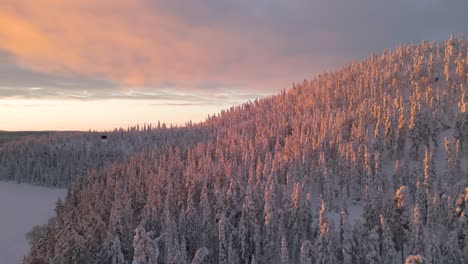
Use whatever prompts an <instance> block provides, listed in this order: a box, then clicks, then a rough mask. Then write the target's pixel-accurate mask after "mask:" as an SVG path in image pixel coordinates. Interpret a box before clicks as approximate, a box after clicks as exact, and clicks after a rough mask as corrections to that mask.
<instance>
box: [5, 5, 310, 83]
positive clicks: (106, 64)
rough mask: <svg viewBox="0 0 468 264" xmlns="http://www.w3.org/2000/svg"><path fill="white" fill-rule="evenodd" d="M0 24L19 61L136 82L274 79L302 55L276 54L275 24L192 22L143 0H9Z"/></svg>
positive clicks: (63, 72) (45, 69) (35, 66)
mask: <svg viewBox="0 0 468 264" xmlns="http://www.w3.org/2000/svg"><path fill="white" fill-rule="evenodd" d="M156 2H157V1H156ZM239 19H242V18H239ZM0 32H1V33H0V50H6V51H8V52H10V53H12V54H13V55H14V57H15V59H16V62H17V63H19V64H20V65H22V66H25V67H28V68H31V69H33V70H35V71H38V72H42V73H48V74H55V75H57V74H58V75H62V76H69V75H70V76H76V75H78V76H86V77H93V78H103V79H109V80H115V81H118V82H121V83H124V84H127V85H133V86H153V87H157V86H159V85H161V84H162V83H165V82H176V83H177V85H178V86H183V87H196V86H200V85H202V84H203V83H205V82H210V83H218V84H220V85H224V86H231V87H232V86H240V87H242V86H246V84H247V83H250V82H256V83H258V82H261V83H262V84H263V85H265V86H266V85H274V84H278V83H277V82H276V81H278V79H281V80H284V79H285V78H284V77H283V78H280V77H279V73H286V74H287V73H288V68H287V67H286V68H285V67H284V65H282V64H284V63H286V64H289V65H290V63H298V62H297V61H292V62H287V61H277V60H276V59H277V58H274V57H272V55H271V54H272V53H275V52H277V51H278V50H279V49H280V48H279V44H280V43H279V40H278V39H277V38H276V36H275V35H274V34H273V33H271V32H265V31H263V32H262V31H253V30H252V31H251V32H248V31H247V32H246V31H245V28H240V27H239V26H237V25H226V24H223V23H213V24H210V25H201V26H200V25H198V26H194V25H190V24H188V23H187V20H185V19H183V18H181V17H179V16H178V15H176V14H171V13H170V12H167V10H165V9H163V8H157V6H156V7H155V6H151V5H150V2H145V1H142V0H140V1H130V0H129V1H123V0H120V1H112V2H111V3H110V2H108V1H90V0H85V1H79V0H71V1H57V0H47V1H41V3H40V4H39V3H37V2H35V1H27V0H11V1H10V0H6V2H5V1H3V3H2V6H1V7H0ZM275 60H276V61H275ZM301 63H302V62H301ZM245 67H249V68H248V69H246V68H245ZM289 71H290V72H289V73H291V72H292V71H293V69H291V70H289ZM302 77H303V76H302ZM267 80H268V81H267ZM275 82H276V83H275ZM288 82H289V80H288ZM285 84H287V83H285ZM275 88H277V87H275ZM279 88H283V87H279Z"/></svg>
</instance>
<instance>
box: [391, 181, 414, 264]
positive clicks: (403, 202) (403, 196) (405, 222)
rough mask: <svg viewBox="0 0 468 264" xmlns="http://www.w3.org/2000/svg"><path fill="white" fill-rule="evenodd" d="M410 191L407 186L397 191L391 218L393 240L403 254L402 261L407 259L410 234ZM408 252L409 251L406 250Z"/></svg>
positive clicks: (396, 247)
mask: <svg viewBox="0 0 468 264" xmlns="http://www.w3.org/2000/svg"><path fill="white" fill-rule="evenodd" d="M408 196H409V193H408V188H407V187H406V186H401V187H400V188H399V189H398V191H397V192H396V193H395V198H394V205H393V211H392V218H391V226H392V230H393V241H394V243H395V249H396V250H397V251H399V252H400V254H401V261H402V262H403V261H404V259H405V250H406V248H407V243H408V240H409V234H410V217H409V197H408ZM406 252H407V251H406Z"/></svg>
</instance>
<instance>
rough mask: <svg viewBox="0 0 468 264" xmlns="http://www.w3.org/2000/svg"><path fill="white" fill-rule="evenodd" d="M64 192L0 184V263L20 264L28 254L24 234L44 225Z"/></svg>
mask: <svg viewBox="0 0 468 264" xmlns="http://www.w3.org/2000/svg"><path fill="white" fill-rule="evenodd" d="M65 195H66V190H65V189H51V188H46V187H38V186H31V185H27V184H16V183H10V182H0V263H2V264H17V263H21V262H22V259H23V256H24V255H25V254H26V253H27V251H28V243H27V241H26V237H25V234H26V233H27V232H29V231H30V230H31V228H32V227H33V226H35V225H39V224H45V223H47V220H48V219H49V218H50V217H51V216H52V215H53V212H54V208H55V203H56V201H57V199H58V198H59V197H62V198H63V197H64V196H65Z"/></svg>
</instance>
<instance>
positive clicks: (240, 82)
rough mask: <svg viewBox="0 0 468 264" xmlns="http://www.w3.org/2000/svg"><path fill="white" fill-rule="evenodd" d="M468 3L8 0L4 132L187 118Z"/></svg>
mask: <svg viewBox="0 0 468 264" xmlns="http://www.w3.org/2000/svg"><path fill="white" fill-rule="evenodd" d="M466 10H468V1H466V0H411V1H408V0H395V1H388V0H354V1H349V0H287V1H286V0H236V1H232V0H171V1H167V0H113V1H95V0H44V1H40V2H38V1H35V0H2V1H1V5H0V130H88V129H96V130H103V129H106V130H107V129H113V128H116V127H127V126H129V125H134V124H137V123H139V124H143V123H156V122H157V121H158V120H159V121H161V122H165V123H167V124H175V125H183V124H185V122H187V121H189V120H193V121H194V122H198V121H202V120H204V119H205V118H206V117H207V116H208V115H213V114H215V113H218V112H219V111H220V110H222V109H225V108H229V107H230V106H232V105H237V104H241V103H243V102H246V101H248V100H254V99H255V98H261V97H265V96H269V95H272V94H275V93H278V92H279V91H281V90H282V89H288V88H290V87H291V84H292V83H293V82H301V81H302V80H304V79H312V78H313V77H314V76H316V75H318V74H320V73H321V72H324V71H329V70H334V69H339V68H340V67H341V66H342V65H343V64H345V63H348V62H351V61H356V60H361V59H363V58H365V57H367V56H369V55H370V54H372V53H377V54H378V53H381V52H382V51H383V50H384V49H389V48H390V49H392V48H395V47H396V46H397V45H398V44H406V43H411V42H413V43H418V42H420V41H422V40H435V41H441V40H444V39H448V38H449V36H450V35H451V34H455V35H460V34H462V33H466V32H468V16H467V15H466Z"/></svg>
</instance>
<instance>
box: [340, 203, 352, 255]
mask: <svg viewBox="0 0 468 264" xmlns="http://www.w3.org/2000/svg"><path fill="white" fill-rule="evenodd" d="M340 242H341V243H340V245H341V252H340V260H341V262H342V263H343V264H351V263H352V258H353V242H354V241H353V230H352V226H351V224H350V223H349V216H348V209H347V204H346V202H343V208H342V209H341V214H340Z"/></svg>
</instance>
